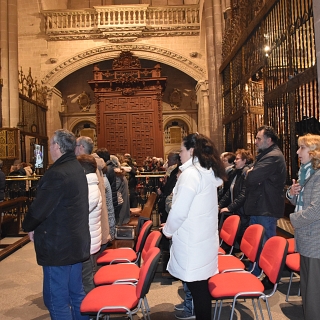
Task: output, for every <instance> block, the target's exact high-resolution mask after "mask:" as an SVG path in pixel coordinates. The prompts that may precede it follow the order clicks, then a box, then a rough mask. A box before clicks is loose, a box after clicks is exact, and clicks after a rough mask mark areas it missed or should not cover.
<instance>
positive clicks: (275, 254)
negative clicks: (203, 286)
mask: <svg viewBox="0 0 320 320" xmlns="http://www.w3.org/2000/svg"><path fill="white" fill-rule="evenodd" d="M287 250H288V242H287V240H286V239H284V238H282V237H279V236H274V237H272V238H270V239H268V240H267V241H266V243H265V245H264V247H263V249H262V251H261V254H260V258H259V267H260V268H261V269H262V270H263V272H264V274H265V275H266V276H267V277H268V278H269V280H270V281H271V282H272V283H273V284H274V287H273V290H272V292H271V293H270V294H268V295H267V294H265V293H264V292H263V291H264V286H263V284H262V282H261V279H259V278H257V277H256V276H254V275H253V274H252V273H249V272H246V271H242V272H240V271H239V272H226V273H219V274H216V275H214V276H213V277H211V278H210V279H209V291H210V293H211V295H212V297H213V299H215V300H216V301H217V303H216V308H215V313H214V319H215V318H216V313H217V305H218V301H220V308H219V315H218V318H220V314H221V307H222V301H223V300H224V299H230V298H232V299H233V303H232V309H231V315H230V319H232V317H233V313H234V309H235V304H236V302H237V299H238V298H242V299H243V298H244V299H252V304H253V307H254V313H255V316H256V319H258V314H257V310H256V305H255V302H254V300H255V299H256V300H257V302H258V306H259V310H260V313H261V315H262V308H261V303H260V299H262V300H264V301H265V302H266V306H267V310H268V315H269V318H270V319H272V317H271V311H270V307H269V303H268V298H269V297H271V296H272V295H273V294H274V293H275V292H276V290H277V285H278V282H279V280H280V276H281V271H282V269H283V267H284V264H285V260H286V256H287ZM262 318H263V316H262Z"/></svg>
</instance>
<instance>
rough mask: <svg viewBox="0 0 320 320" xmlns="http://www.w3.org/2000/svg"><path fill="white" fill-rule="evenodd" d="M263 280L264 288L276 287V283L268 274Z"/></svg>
mask: <svg viewBox="0 0 320 320" xmlns="http://www.w3.org/2000/svg"><path fill="white" fill-rule="evenodd" d="M261 282H262V284H263V286H264V290H270V289H273V287H274V284H273V283H272V282H271V281H270V280H269V278H268V277H267V276H265V277H264V278H263V280H262V281H261Z"/></svg>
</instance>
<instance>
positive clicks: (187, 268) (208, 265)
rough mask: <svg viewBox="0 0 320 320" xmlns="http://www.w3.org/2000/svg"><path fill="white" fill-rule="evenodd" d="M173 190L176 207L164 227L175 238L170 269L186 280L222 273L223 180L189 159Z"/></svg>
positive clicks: (195, 279)
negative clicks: (219, 194)
mask: <svg viewBox="0 0 320 320" xmlns="http://www.w3.org/2000/svg"><path fill="white" fill-rule="evenodd" d="M180 169H181V171H182V173H181V175H180V177H179V179H178V181H177V184H176V186H175V188H174V189H173V199H172V207H171V210H170V213H169V216H168V219H167V222H166V224H165V226H164V228H163V233H164V234H165V235H166V236H167V237H172V246H171V249H170V259H169V262H168V266H167V270H168V271H169V272H170V274H171V275H173V276H174V277H176V278H178V279H181V280H183V281H186V282H193V281H201V280H206V279H208V278H210V277H211V276H213V275H215V274H216V273H218V249H219V235H218V197H217V188H218V187H219V186H220V185H221V184H222V180H221V179H219V178H216V177H215V175H214V173H213V171H212V170H211V169H210V170H207V169H205V168H203V167H201V166H200V163H199V161H198V159H197V158H194V163H192V159H189V160H188V161H187V162H185V163H184V164H183V165H182V166H180Z"/></svg>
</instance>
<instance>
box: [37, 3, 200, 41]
mask: <svg viewBox="0 0 320 320" xmlns="http://www.w3.org/2000/svg"><path fill="white" fill-rule="evenodd" d="M42 13H43V15H44V18H45V29H46V33H47V34H48V35H52V34H59V35H61V34H64V33H65V34H70V33H72V32H75V33H91V34H92V33H99V32H103V31H108V30H110V29H114V28H116V29H117V30H121V29H124V28H125V29H128V28H129V29H136V28H138V29H139V28H140V29H143V28H146V29H148V30H150V29H152V28H159V27H160V28H161V29H163V28H166V29H168V28H170V27H171V28H175V27H180V28H186V29H187V28H190V27H191V28H192V29H194V28H197V29H198V28H200V18H199V6H198V5H185V6H166V7H150V6H149V5H145V4H142V5H130V6H129V5H127V6H125V5H124V6H118V5H114V6H96V7H94V8H93V9H84V10H59V11H52V10H46V11H42Z"/></svg>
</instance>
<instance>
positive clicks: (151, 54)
mask: <svg viewBox="0 0 320 320" xmlns="http://www.w3.org/2000/svg"><path fill="white" fill-rule="evenodd" d="M125 50H127V51H131V52H132V53H133V54H134V55H135V56H137V57H138V58H140V59H151V60H155V61H158V62H161V63H165V64H167V65H170V66H172V67H174V68H176V69H178V70H180V71H182V72H184V73H186V74H187V75H189V76H190V77H192V78H193V79H195V80H197V81H199V80H202V79H205V78H206V72H205V70H204V69H203V68H202V67H201V66H199V65H198V64H196V63H194V62H193V61H191V60H190V59H188V58H186V57H184V56H182V55H180V54H179V53H176V52H173V51H171V50H168V49H164V48H161V47H157V46H154V45H146V44H132V45H121V44H118V45H116V44H115V45H106V46H100V47H96V48H92V49H87V50H85V51H83V52H80V53H77V54H76V55H74V56H73V57H71V58H69V59H67V60H65V61H64V62H62V63H60V64H59V65H58V66H56V67H55V68H54V69H52V70H51V71H50V72H49V73H48V74H47V75H46V76H45V77H44V78H43V79H42V83H43V84H44V85H48V86H51V87H54V86H55V85H56V84H57V83H58V82H59V81H60V80H62V79H63V78H65V77H66V76H68V75H69V74H71V73H73V72H75V71H76V70H79V69H81V68H83V67H85V66H87V65H90V64H94V63H97V62H100V61H103V60H108V59H114V58H116V57H117V56H118V55H119V53H120V52H121V51H125Z"/></svg>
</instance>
